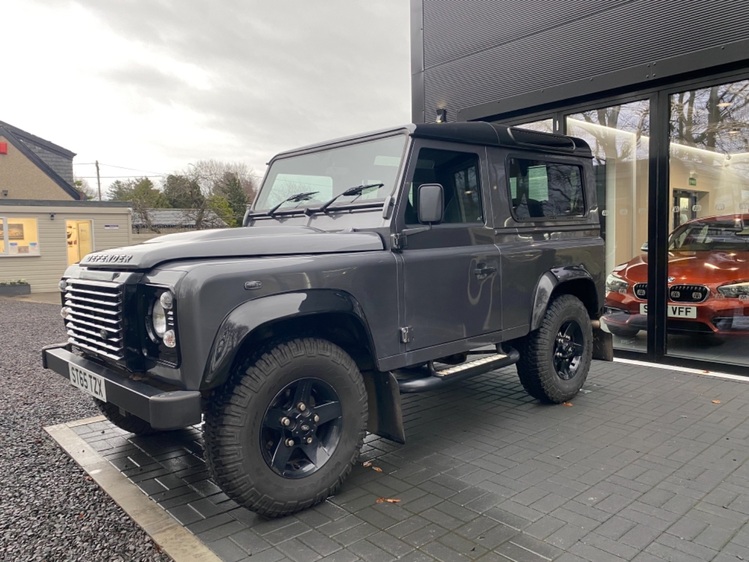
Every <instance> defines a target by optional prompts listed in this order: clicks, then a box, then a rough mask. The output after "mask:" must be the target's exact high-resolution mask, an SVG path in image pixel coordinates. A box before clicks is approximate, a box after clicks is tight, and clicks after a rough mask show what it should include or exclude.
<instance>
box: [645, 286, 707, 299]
mask: <svg viewBox="0 0 749 562" xmlns="http://www.w3.org/2000/svg"><path fill="white" fill-rule="evenodd" d="M633 290H634V293H635V296H636V297H637V298H638V299H640V300H643V301H644V300H648V284H647V283H636V284H635V286H634V288H633ZM709 295H710V289H708V288H707V287H705V286H704V285H672V286H671V287H669V288H668V299H669V300H670V301H671V302H702V301H704V300H705V299H706V298H707V297H708V296H709Z"/></svg>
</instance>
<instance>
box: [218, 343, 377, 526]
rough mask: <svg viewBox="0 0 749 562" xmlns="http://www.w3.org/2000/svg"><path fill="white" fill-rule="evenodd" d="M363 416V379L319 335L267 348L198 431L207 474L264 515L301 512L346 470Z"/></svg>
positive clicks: (233, 381)
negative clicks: (201, 441) (203, 447)
mask: <svg viewBox="0 0 749 562" xmlns="http://www.w3.org/2000/svg"><path fill="white" fill-rule="evenodd" d="M300 403H302V404H304V406H303V407H302V406H300ZM367 415H368V411H367V392H366V389H365V387H364V381H363V379H362V375H361V373H360V372H359V369H358V368H357V366H356V364H355V363H354V361H353V360H352V359H351V357H350V356H349V355H348V354H347V353H346V352H345V351H343V350H342V349H341V348H340V347H338V346H336V345H335V344H333V343H331V342H329V341H327V340H323V339H317V338H297V339H290V340H286V341H282V342H278V343H275V344H272V345H269V346H268V347H266V348H265V349H263V350H260V351H258V352H257V353H256V354H255V355H253V356H251V357H249V358H247V360H246V361H245V362H244V363H242V364H241V365H240V367H238V368H237V369H236V371H235V372H234V373H233V375H232V377H231V378H230V380H229V381H228V382H227V383H226V384H225V385H224V386H223V387H222V388H221V389H219V390H218V391H217V393H216V395H215V396H214V397H212V399H211V400H210V401H209V404H208V407H207V409H206V412H205V423H204V425H203V432H204V440H205V447H206V461H207V464H208V467H209V470H210V473H211V476H212V477H213V479H214V480H215V482H216V483H217V484H218V485H219V486H220V487H221V489H222V490H223V491H224V492H225V493H226V494H227V495H228V496H229V497H230V498H232V499H233V500H235V501H236V502H237V503H239V504H240V505H243V506H245V507H247V508H248V509H250V510H252V511H255V512H257V513H259V514H261V515H264V516H266V517H281V516H284V515H288V514H290V513H294V512H297V511H300V510H302V509H306V508H308V507H310V506H313V505H315V504H317V503H320V502H322V501H324V500H325V499H326V498H327V497H328V496H330V495H332V494H334V493H335V492H336V491H337V490H338V488H339V487H340V486H341V483H342V482H343V480H344V479H345V478H346V476H348V474H349V472H351V469H352V467H353V466H354V464H355V463H356V461H357V460H358V457H359V451H360V449H361V447H362V442H363V440H364V436H365V433H366V426H367ZM315 416H317V417H318V421H315ZM285 424H288V425H285ZM305 432H306V433H305ZM307 439H311V444H310V443H307V442H306V440H307ZM288 440H292V441H293V444H291V445H286V443H287V442H289V443H291V442H290V441H288ZM312 457H315V460H313V459H312Z"/></svg>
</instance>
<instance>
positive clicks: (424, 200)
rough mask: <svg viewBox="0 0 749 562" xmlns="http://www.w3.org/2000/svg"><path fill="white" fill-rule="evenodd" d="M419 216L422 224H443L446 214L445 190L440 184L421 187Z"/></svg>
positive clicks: (427, 184)
mask: <svg viewBox="0 0 749 562" xmlns="http://www.w3.org/2000/svg"><path fill="white" fill-rule="evenodd" d="M418 201H419V202H418V208H417V214H418V217H419V222H420V223H421V224H432V223H440V222H442V218H443V215H444V212H445V190H444V189H443V188H442V186H441V185H440V184H438V183H425V184H422V185H420V186H419V195H418Z"/></svg>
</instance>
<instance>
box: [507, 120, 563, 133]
mask: <svg viewBox="0 0 749 562" xmlns="http://www.w3.org/2000/svg"><path fill="white" fill-rule="evenodd" d="M516 127H521V128H523V129H531V130H533V131H541V132H542V133H553V132H554V120H553V119H541V120H540V121H531V122H530V123H523V124H521V125H516Z"/></svg>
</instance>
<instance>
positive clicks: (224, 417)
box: [203, 338, 367, 517]
mask: <svg viewBox="0 0 749 562" xmlns="http://www.w3.org/2000/svg"><path fill="white" fill-rule="evenodd" d="M320 355H324V356H326V357H328V358H329V359H330V360H332V361H333V362H335V363H337V364H339V365H341V366H343V367H346V368H349V369H350V368H351V367H352V366H353V368H356V365H355V364H354V363H353V360H352V359H351V358H350V357H349V356H348V355H347V354H346V353H345V352H344V351H343V350H342V349H341V348H339V347H338V346H335V345H333V344H331V343H330V342H328V341H326V340H321V339H316V338H301V339H292V340H286V341H280V342H276V343H273V344H271V345H269V346H266V347H265V348H264V349H263V350H261V351H259V352H256V353H255V354H254V355H252V356H251V357H249V358H248V360H247V361H245V362H244V363H243V364H242V366H241V367H240V368H239V369H237V370H236V372H235V373H234V374H233V376H232V377H231V378H230V380H229V381H228V382H227V383H226V384H224V385H223V386H222V387H221V388H219V389H217V390H216V391H215V394H214V396H213V399H212V400H210V401H209V403H208V406H207V408H206V412H205V423H204V424H203V432H204V441H205V447H206V455H205V456H206V463H207V465H208V469H209V471H210V474H211V476H212V477H213V479H214V480H215V482H216V483H217V484H218V485H219V487H221V489H222V490H223V491H224V492H225V493H226V494H227V495H228V496H229V497H231V498H232V499H235V500H236V501H237V502H238V503H240V504H242V505H244V506H246V507H249V508H250V509H252V510H253V511H255V512H257V513H260V514H261V515H264V516H266V517H282V516H284V515H289V514H291V513H295V512H297V511H301V510H303V509H306V508H308V507H311V506H313V505H316V504H318V503H320V502H322V501H324V500H325V499H326V498H327V497H329V496H331V495H333V494H335V493H336V492H337V491H338V489H339V488H340V486H341V484H342V483H343V481H344V480H345V478H346V477H347V476H348V474H349V473H350V472H351V470H352V468H353V466H354V464H355V463H356V460H357V458H358V451H359V450H360V449H361V446H362V443H363V441H364V436H365V434H366V430H365V428H366V413H367V398H366V390H365V387H364V381H363V380H362V378H361V376H358V377H356V378H355V384H356V386H357V392H358V394H359V396H361V397H363V398H362V399H361V403H360V406H361V407H362V410H361V411H362V412H363V415H364V420H363V423H362V429H361V431H360V432H359V435H358V440H357V446H356V454H354V456H353V458H352V459H351V460H350V461H349V462H348V463H347V465H346V466H345V467H344V469H343V470H342V471H341V473H340V474H339V475H338V477H337V479H336V481H335V482H334V483H333V484H332V485H330V486H328V487H327V488H325V489H322V490H320V491H319V492H318V493H317V494H315V495H314V496H313V497H311V498H309V499H307V500H304V501H278V500H274V499H273V498H271V497H269V496H267V495H264V494H262V493H261V492H260V491H259V490H258V489H257V488H256V487H255V486H253V484H252V482H251V480H250V479H248V478H243V477H242V474H243V469H242V465H241V456H240V455H239V454H238V448H239V446H238V443H239V434H240V433H241V431H242V427H243V426H244V421H245V420H244V419H243V418H244V416H246V415H248V412H247V411H246V410H244V409H242V407H241V404H242V400H241V397H242V396H243V395H244V394H245V393H255V392H257V391H258V390H259V389H260V388H261V387H262V385H263V382H264V381H265V380H267V379H268V378H270V377H271V376H273V372H274V371H275V370H276V369H277V368H281V367H283V366H285V365H287V364H288V363H290V362H291V361H292V360H294V359H297V358H301V357H304V356H310V357H312V356H320ZM232 406H233V407H232ZM227 452H230V453H232V452H233V453H235V454H227Z"/></svg>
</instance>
